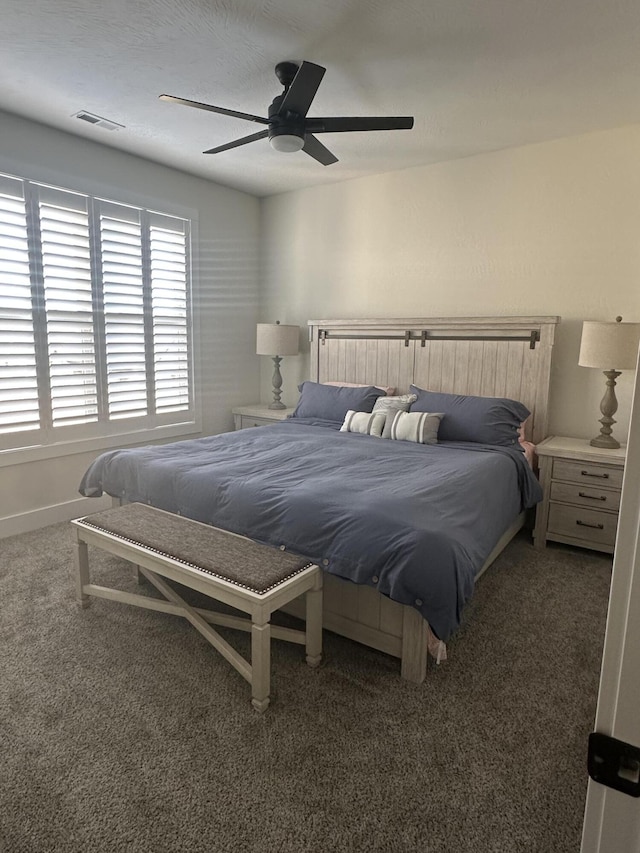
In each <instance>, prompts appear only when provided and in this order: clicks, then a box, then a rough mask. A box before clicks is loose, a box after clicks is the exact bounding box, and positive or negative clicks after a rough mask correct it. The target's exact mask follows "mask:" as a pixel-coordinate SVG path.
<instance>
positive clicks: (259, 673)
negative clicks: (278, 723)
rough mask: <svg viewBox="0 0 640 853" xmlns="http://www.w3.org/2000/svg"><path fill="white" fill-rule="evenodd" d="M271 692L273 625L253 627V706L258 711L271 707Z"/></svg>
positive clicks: (255, 625)
mask: <svg viewBox="0 0 640 853" xmlns="http://www.w3.org/2000/svg"><path fill="white" fill-rule="evenodd" d="M270 690H271V625H270V624H269V623H268V622H265V623H264V624H263V625H258V624H256V623H255V622H254V623H253V625H252V626H251V704H252V705H253V707H254V708H255V709H256V711H260V712H261V713H262V712H263V711H266V710H267V708H268V707H269V693H270Z"/></svg>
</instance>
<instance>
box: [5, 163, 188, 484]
mask: <svg viewBox="0 0 640 853" xmlns="http://www.w3.org/2000/svg"><path fill="white" fill-rule="evenodd" d="M3 166H4V164H3V163H1V162H0V172H2V173H3V174H6V175H7V176H8V177H11V178H16V179H18V180H21V181H24V182H25V184H26V185H27V186H28V185H36V186H37V185H40V186H47V187H50V188H52V189H54V190H56V189H59V190H61V191H62V192H67V193H76V194H79V195H81V196H85V197H86V198H87V199H88V201H89V205H99V204H107V205H108V204H110V203H111V204H115V205H119V206H121V207H132V208H136V209H138V210H140V211H141V212H143V213H144V215H146V216H149V215H151V216H154V215H155V216H160V217H162V216H166V217H171V218H174V219H181V220H183V221H185V222H186V229H187V279H188V285H187V329H188V336H189V375H190V388H189V395H190V404H191V405H190V410H189V411H188V412H184V413H180V416H178V417H175V416H174V417H172V418H167V417H163V416H154V415H146V416H142V417H138V418H129V419H124V418H123V419H118V420H107V421H102V422H101V425H100V431H99V432H97V431H96V430H95V429H94V430H93V434H88V433H91V432H92V430H91V429H89V430H87V428H86V427H87V425H74V426H68V425H65V426H60V427H55V428H49V435H48V436H47V437H46V438H44V440H36V441H30V440H29V435H30V433H29V432H24V433H22V434H21V433H19V432H15V433H11V432H8V433H4V434H3V436H0V441H2V443H0V468H2V467H4V466H7V465H15V464H21V463H23V462H31V461H38V460H41V459H47V458H54V457H58V456H66V455H72V454H78V453H84V452H91V451H94V450H102V449H107V448H110V447H118V446H123V445H135V444H147V443H150V442H155V441H166V440H171V439H178V438H181V437H188V436H192V435H195V434H197V433H201V431H202V417H201V405H200V389H199V385H200V383H199V363H198V352H199V341H198V335H197V327H196V324H195V323H194V311H193V305H194V299H195V295H194V293H195V289H196V283H195V281H194V279H195V276H194V270H193V262H192V259H193V253H194V246H195V244H196V240H197V212H196V211H194V210H186V209H184V208H181V209H175V207H174V209H173V210H171V209H168V208H169V207H170V206H169V205H167V204H166V202H162V201H159V200H157V199H153V200H152V199H149V198H144V197H141V195H138V194H136V195H135V197H134V198H132V197H130V198H128V199H127V198H125V199H122V196H123V195H126V194H127V193H125V192H122V191H117V192H114V191H113V190H111V189H108V188H105V187H102V186H98V185H95V186H93V187H91V190H90V191H88V190H86V189H80V188H77V187H73V186H70V184H72V183H73V181H71V180H69V179H67V178H66V177H62V176H59V175H56V176H55V178H54V181H52V180H50V177H51V176H49V175H46V174H40V175H38V176H37V177H35V178H27V177H24V176H23V174H24V173H25V172H27V171H31V170H30V169H26V168H18V169H16V168H10V169H7V168H6V166H5V167H4V168H3ZM21 173H23V174H21ZM63 184H66V185H67V186H63ZM116 195H117V196H120V197H121V198H116ZM172 206H173V205H172ZM94 237H95V234H94V233H93V232H92V240H93V239H94ZM45 393H47V394H48V388H47V389H45ZM183 414H184V417H183V416H182V415H183ZM88 426H93V425H88ZM37 432H38V433H39V436H38V438H39V439H40V438H41V437H42V436H43V430H42V428H40V429H39V430H38V431H37ZM12 437H13V440H12Z"/></svg>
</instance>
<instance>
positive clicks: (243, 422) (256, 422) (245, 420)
mask: <svg viewBox="0 0 640 853" xmlns="http://www.w3.org/2000/svg"><path fill="white" fill-rule="evenodd" d="M273 423H275V421H274V420H273V419H269V418H252V417H249V416H248V415H242V417H241V418H240V429H248V428H250V427H259V426H269V425H270V424H273Z"/></svg>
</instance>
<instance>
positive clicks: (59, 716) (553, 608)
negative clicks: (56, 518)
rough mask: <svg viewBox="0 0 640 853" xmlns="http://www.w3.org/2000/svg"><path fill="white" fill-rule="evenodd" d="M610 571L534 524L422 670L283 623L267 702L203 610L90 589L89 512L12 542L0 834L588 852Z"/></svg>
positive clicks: (212, 850) (0, 687) (1, 709)
mask: <svg viewBox="0 0 640 853" xmlns="http://www.w3.org/2000/svg"><path fill="white" fill-rule="evenodd" d="M90 555H91V566H92V579H93V580H94V581H95V582H96V583H103V584H105V585H117V586H120V587H121V588H125V589H131V590H133V589H134V585H133V581H132V579H131V574H130V571H129V570H128V568H127V564H125V563H123V562H122V561H120V560H119V559H117V558H115V557H111V556H110V555H107V554H104V553H103V552H101V551H97V550H92V549H91V551H90ZM610 573H611V559H610V558H609V557H607V556H605V555H600V554H596V553H592V552H588V551H580V550H577V549H576V550H573V549H570V548H568V547H564V546H556V547H549V548H547V549H546V550H544V551H535V550H534V549H533V547H532V546H531V544H530V540H529V538H528V537H527V536H525V535H524V534H521V535H520V536H519V537H517V538H516V539H515V540H514V541H513V542H512V543H511V544H510V545H509V546H508V548H507V549H506V550H505V551H504V552H503V554H502V555H501V556H500V557H499V558H498V560H497V561H496V563H495V564H494V565H493V566H492V567H491V568H490V569H489V571H488V572H487V573H486V574H485V576H484V577H483V578H482V579H481V580H480V581H479V582H478V585H477V589H476V594H475V596H474V598H473V600H472V602H471V604H470V605H469V607H468V608H467V610H466V612H465V618H464V621H463V625H462V627H461V629H460V630H459V631H458V633H457V634H456V636H455V637H454V639H453V640H452V641H450V643H449V658H450V659H449V660H448V661H447V662H446V663H443V664H441V665H440V666H439V667H437V666H435V665H434V664H433V662H432V661H430V663H429V671H428V675H427V680H426V681H425V683H424V684H423V685H420V686H416V685H413V684H409V683H406V682H403V681H402V680H401V679H400V677H399V664H398V661H396V660H394V659H392V658H390V657H388V656H386V655H383V654H381V653H378V652H375V651H373V650H370V649H367V648H364V647H362V646H360V645H358V644H356V643H353V642H351V641H349V640H346V639H343V638H340V637H338V636H336V635H334V634H330V633H327V632H325V638H324V645H325V648H324V652H325V659H324V663H323V665H322V666H321V667H320V668H319V669H317V670H313V669H311V668H309V667H307V666H306V664H305V663H304V657H303V650H302V649H301V647H299V646H294V645H291V644H289V643H282V642H277V641H275V642H274V643H273V646H272V689H273V692H272V704H271V706H270V707H269V709H268V710H267V712H266V713H265V714H264V715H258V714H256V713H255V712H254V711H253V709H252V708H251V705H250V701H249V698H250V697H249V686H248V684H247V683H246V682H245V681H244V679H243V678H242V677H241V676H240V675H239V674H238V673H237V672H235V671H234V670H233V669H232V668H231V667H230V666H229V665H228V664H227V663H226V662H225V661H224V660H223V659H222V658H221V657H220V656H219V655H218V654H217V653H216V652H215V651H214V650H213V649H212V648H211V646H209V645H208V644H207V643H206V641H205V640H204V639H203V638H202V637H201V636H200V635H199V634H198V633H197V632H196V631H195V630H194V629H193V628H192V627H191V626H190V625H188V623H187V622H186V620H184V619H180V618H177V617H174V616H169V615H166V614H161V613H156V612H151V611H147V610H140V609H139V608H132V607H127V606H124V605H122V604H119V603H115V602H108V601H104V600H98V599H93V600H92V605H91V607H90V608H88V609H87V610H81V609H79V608H78V607H77V606H76V605H75V603H74V592H73V533H72V530H71V528H70V525H68V524H58V525H53V526H51V527H48V528H45V529H42V530H38V531H35V532H32V533H26V534H22V535H20V536H15V537H10V538H7V539H4V540H1V541H0V617H1V618H0V850H2V853H103V851H104V853H119V851H127V853H165V851H166V853H183V851H184V853H187V851H188V853H205V851H206V853H253V851H267V853H269V852H270V851H279V853H280V852H281V853H306V851H313V853H315V851H317V853H333V852H334V851H335V853H351V852H352V851H353V853H360V851H363V853H365V852H366V853H449V851H451V853H453V851H455V853H471V851H473V853H515V851H518V853H578V850H579V846H580V833H581V828H582V815H583V808H584V800H585V794H586V786H587V773H586V747H587V736H588V733H589V732H590V731H591V729H592V727H593V720H594V714H595V705H596V695H597V688H598V678H599V670H600V661H601V654H602V645H603V638H604V627H605V620H606V609H607V600H608V592H609V581H610ZM135 589H136V590H137V588H135ZM141 589H143V590H145V591H146V593H147V594H149V595H155V594H156V593H155V591H153V590H152V589H151V588H150V587H148V585H146V586H145V587H142V588H141ZM190 600H194V599H193V596H191V599H190ZM222 633H224V635H225V637H227V638H228V639H229V640H230V641H232V642H233V643H234V645H235V646H236V648H238V649H239V650H240V651H241V652H243V653H244V654H248V637H247V636H246V635H245V634H239V633H238V632H232V631H224V632H222Z"/></svg>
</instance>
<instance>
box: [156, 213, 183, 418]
mask: <svg viewBox="0 0 640 853" xmlns="http://www.w3.org/2000/svg"><path fill="white" fill-rule="evenodd" d="M150 249H151V303H152V313H153V365H154V390H155V400H156V412H157V413H158V414H162V413H164V412H178V411H184V410H188V409H189V408H190V405H191V394H190V377H189V329H188V314H187V243H186V235H185V234H184V233H183V230H182V228H180V230H178V228H176V229H173V228H171V227H169V226H163V227H160V226H159V225H155V224H153V223H152V225H151V227H150Z"/></svg>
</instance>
